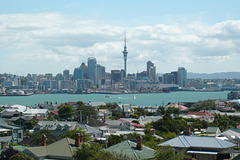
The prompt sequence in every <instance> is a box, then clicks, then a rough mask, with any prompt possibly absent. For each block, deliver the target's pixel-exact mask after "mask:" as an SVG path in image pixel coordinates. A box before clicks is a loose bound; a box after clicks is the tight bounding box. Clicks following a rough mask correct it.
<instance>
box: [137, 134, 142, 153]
mask: <svg viewBox="0 0 240 160" xmlns="http://www.w3.org/2000/svg"><path fill="white" fill-rule="evenodd" d="M137 149H138V150H142V136H138V137H137Z"/></svg>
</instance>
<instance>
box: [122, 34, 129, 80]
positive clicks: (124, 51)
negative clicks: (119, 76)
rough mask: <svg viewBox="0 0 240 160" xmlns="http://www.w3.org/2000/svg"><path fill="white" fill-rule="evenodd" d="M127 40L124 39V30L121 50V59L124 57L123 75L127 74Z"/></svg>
mask: <svg viewBox="0 0 240 160" xmlns="http://www.w3.org/2000/svg"><path fill="white" fill-rule="evenodd" d="M126 43H127V40H126V32H125V38H124V50H123V52H122V53H123V59H124V77H126V75H127V54H128V51H127V44H126Z"/></svg>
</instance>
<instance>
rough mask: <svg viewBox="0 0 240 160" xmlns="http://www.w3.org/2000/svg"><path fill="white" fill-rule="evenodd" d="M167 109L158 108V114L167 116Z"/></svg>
mask: <svg viewBox="0 0 240 160" xmlns="http://www.w3.org/2000/svg"><path fill="white" fill-rule="evenodd" d="M165 112H166V111H165V108H164V107H163V106H159V107H158V110H157V113H158V114H160V115H164V114H165Z"/></svg>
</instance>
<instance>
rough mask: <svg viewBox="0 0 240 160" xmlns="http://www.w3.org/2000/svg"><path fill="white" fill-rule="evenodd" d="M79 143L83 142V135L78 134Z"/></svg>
mask: <svg viewBox="0 0 240 160" xmlns="http://www.w3.org/2000/svg"><path fill="white" fill-rule="evenodd" d="M80 142H81V143H82V142H83V134H82V133H81V134H80Z"/></svg>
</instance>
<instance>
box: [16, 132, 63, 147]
mask: <svg viewBox="0 0 240 160" xmlns="http://www.w3.org/2000/svg"><path fill="white" fill-rule="evenodd" d="M46 138H47V142H46V144H47V145H49V144H52V143H54V142H56V141H59V140H61V139H62V137H61V136H56V135H46ZM18 144H19V145H23V146H31V147H33V146H35V147H36V146H42V145H43V141H42V137H39V135H31V136H30V137H29V136H27V137H25V138H24V139H23V141H21V142H20V143H18Z"/></svg>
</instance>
